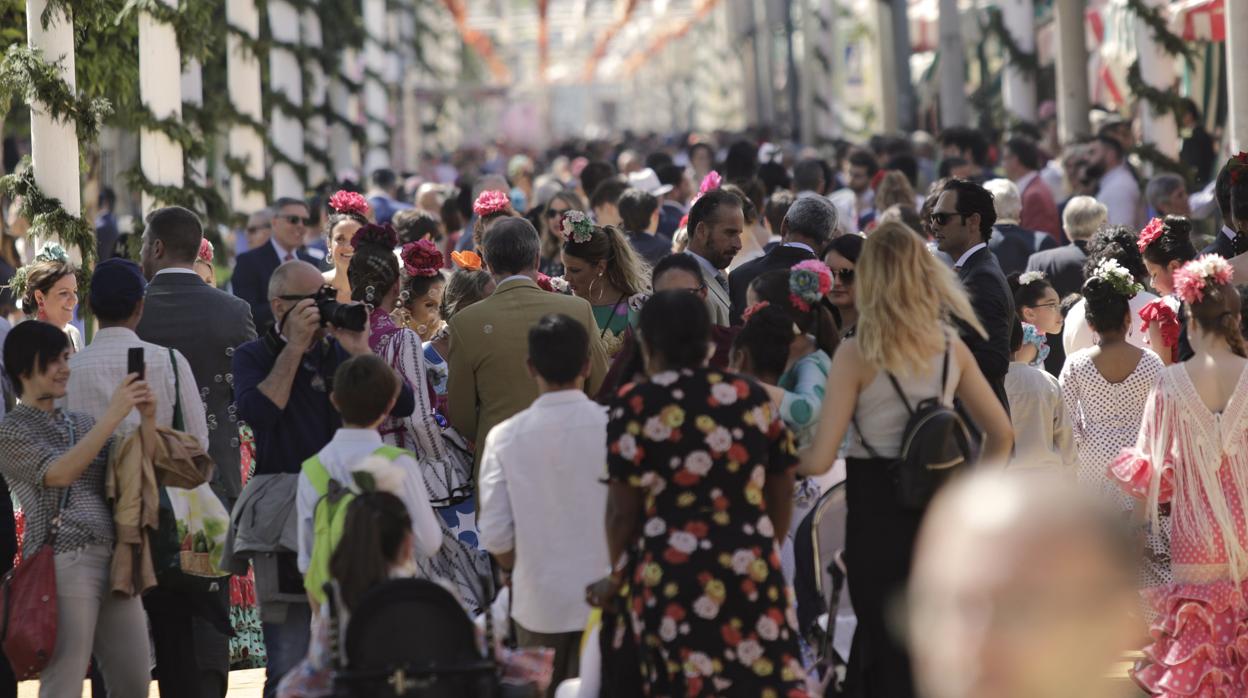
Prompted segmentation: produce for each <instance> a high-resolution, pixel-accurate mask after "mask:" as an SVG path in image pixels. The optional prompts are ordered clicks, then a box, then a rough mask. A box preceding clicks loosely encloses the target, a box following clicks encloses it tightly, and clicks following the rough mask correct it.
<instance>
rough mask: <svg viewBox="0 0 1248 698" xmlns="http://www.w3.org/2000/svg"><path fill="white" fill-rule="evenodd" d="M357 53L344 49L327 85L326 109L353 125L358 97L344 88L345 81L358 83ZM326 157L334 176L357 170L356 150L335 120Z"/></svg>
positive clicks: (358, 160) (357, 147) (346, 131)
mask: <svg viewBox="0 0 1248 698" xmlns="http://www.w3.org/2000/svg"><path fill="white" fill-rule="evenodd" d="M359 78H360V75H359V54H358V53H357V52H356V50H355V49H353V48H348V49H344V50H343V52H342V57H341V59H340V60H339V62H338V75H336V76H334V79H333V80H331V81H330V83H329V108H330V109H333V110H334V112H335V113H337V114H338V115H339V116H342V117H344V118H346V119H347V120H349V121H351V122H352V123H355V122H357V121H358V119H359V114H360V98H359V96H358V95H356V93H355V92H353V91H352V90H351V89H350V88H349V87H347V80H348V79H349V80H351V81H352V82H358V81H359ZM329 157H330V159H331V160H333V162H334V176H335V177H337V176H338V173H340V172H345V171H348V170H356V169H359V167H360V149H359V145H358V144H357V143H356V142H355V139H354V138H352V136H351V131H350V129H348V128H347V126H346V124H343V123H342V122H341V121H339V120H337V119H335V120H334V123H333V124H331V125H330V128H329Z"/></svg>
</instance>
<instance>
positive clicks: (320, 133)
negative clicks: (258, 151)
mask: <svg viewBox="0 0 1248 698" xmlns="http://www.w3.org/2000/svg"><path fill="white" fill-rule="evenodd" d="M322 41H323V40H322V38H321V16H320V15H318V14H317V13H316V9H315V8H312V7H309V8H307V9H305V10H304V11H303V44H304V46H307V47H308V48H310V49H316V50H319V49H320V48H321V46H322ZM304 69H305V70H306V71H307V73H308V85H307V88H308V105H309V106H311V107H313V108H314V109H316V113H314V114H313V115H312V116H311V118H309V119H308V123H307V128H306V129H305V131H304V134H303V136H304V143H305V144H306V145H307V147H308V148H315V149H316V150H319V151H321V152H327V151H328V148H329V134H328V132H327V129H326V126H325V116H324V115H323V114H322V113H321V109H323V108H324V107H325V97H326V92H327V91H328V87H327V86H326V84H325V71H324V70H323V69H322V68H321V60H320V58H318V57H316V56H312V57H310V58H309V59H308V61H307V64H306V65H305V66H304ZM306 161H307V165H308V183H309V184H310V185H312V186H316V185H318V184H320V183H321V182H324V181H326V180H327V179H330V178H331V177H332V176H333V173H331V172H327V171H326V170H325V165H324V163H322V162H321V161H320V160H318V159H316V158H314V157H308V158H306Z"/></svg>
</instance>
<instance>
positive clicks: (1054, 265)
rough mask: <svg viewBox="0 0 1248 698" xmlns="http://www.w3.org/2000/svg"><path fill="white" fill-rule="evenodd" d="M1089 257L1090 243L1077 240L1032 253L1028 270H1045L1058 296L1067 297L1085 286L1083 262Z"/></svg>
mask: <svg viewBox="0 0 1248 698" xmlns="http://www.w3.org/2000/svg"><path fill="white" fill-rule="evenodd" d="M1087 258H1088V243H1087V242H1085V241H1083V240H1076V241H1074V242H1072V243H1070V244H1069V245H1062V246H1061V247H1054V248H1052V249H1048V250H1041V251H1040V252H1037V253H1035V254H1033V255H1031V257H1028V258H1027V271H1042V272H1044V275H1045V276H1046V277H1048V279H1049V283H1051V284H1053V290H1055V291H1057V297H1058V298H1065V297H1066V296H1069V295H1070V294H1072V293H1079V291H1080V289H1082V288H1083V263H1084V261H1086V260H1087Z"/></svg>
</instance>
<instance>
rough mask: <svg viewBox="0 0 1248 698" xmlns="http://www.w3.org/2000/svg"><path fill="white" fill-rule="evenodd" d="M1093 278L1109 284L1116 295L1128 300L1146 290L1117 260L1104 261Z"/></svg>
mask: <svg viewBox="0 0 1248 698" xmlns="http://www.w3.org/2000/svg"><path fill="white" fill-rule="evenodd" d="M1092 276H1093V277H1095V278H1098V279H1100V280H1101V281H1104V282H1105V283H1107V284H1109V286H1110V288H1112V289H1114V291H1115V292H1116V293H1118V294H1120V295H1123V296H1126V297H1127V298H1134V297H1135V294H1137V293H1139V292H1140V291H1143V290H1144V286H1143V285H1141V284H1140V283H1139V282H1138V281H1136V280H1135V277H1134V276H1132V275H1131V272H1129V271H1127V268H1126V267H1124V266H1122V265H1121V264H1119V263H1118V260H1116V259H1106V260H1103V261H1102V262H1101V263H1100V264H1098V265H1096V269H1095V270H1094V271H1093V272H1092Z"/></svg>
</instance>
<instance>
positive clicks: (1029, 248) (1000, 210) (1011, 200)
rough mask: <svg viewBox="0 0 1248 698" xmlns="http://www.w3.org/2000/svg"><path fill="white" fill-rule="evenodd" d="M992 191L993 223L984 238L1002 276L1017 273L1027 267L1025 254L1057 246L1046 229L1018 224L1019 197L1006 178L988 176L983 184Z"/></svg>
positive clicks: (1014, 187) (1019, 211)
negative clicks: (1045, 231)
mask: <svg viewBox="0 0 1248 698" xmlns="http://www.w3.org/2000/svg"><path fill="white" fill-rule="evenodd" d="M984 188H985V189H987V190H988V192H989V193H990V194H992V203H993V207H994V210H995V211H996V214H997V223H996V225H994V226H993V227H992V235H991V236H990V237H989V238H988V249H989V250H991V251H992V253H993V254H994V255H996V257H997V263H998V264H1000V265H1001V271H1002V272H1004V273H1005V275H1006V276H1009V275H1010V274H1019V273H1021V272H1022V271H1023V270H1024V269H1026V268H1027V258H1028V257H1030V256H1031V255H1033V254H1035V253H1036V252H1039V251H1041V250H1049V249H1052V248H1054V247H1057V242H1056V241H1055V240H1054V238H1053V237H1052V236H1051V235H1049V234H1048V233H1044V232H1037V231H1034V230H1027V229H1026V228H1024V227H1022V226H1021V225H1019V223H1018V221H1019V216H1020V215H1021V212H1022V208H1023V205H1022V199H1021V198H1020V197H1019V194H1018V187H1016V186H1014V183H1013V182H1011V181H1010V180H1008V179H992V180H989V181H988V182H986V183H985V184H984Z"/></svg>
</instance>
